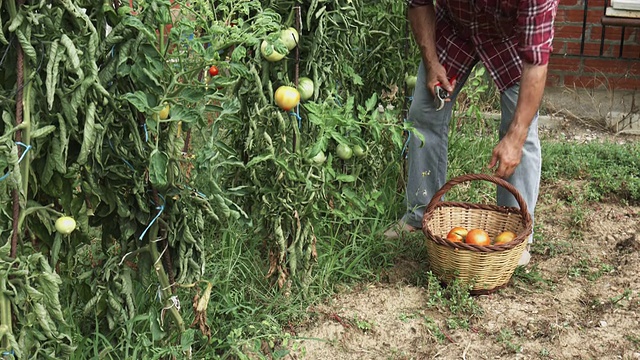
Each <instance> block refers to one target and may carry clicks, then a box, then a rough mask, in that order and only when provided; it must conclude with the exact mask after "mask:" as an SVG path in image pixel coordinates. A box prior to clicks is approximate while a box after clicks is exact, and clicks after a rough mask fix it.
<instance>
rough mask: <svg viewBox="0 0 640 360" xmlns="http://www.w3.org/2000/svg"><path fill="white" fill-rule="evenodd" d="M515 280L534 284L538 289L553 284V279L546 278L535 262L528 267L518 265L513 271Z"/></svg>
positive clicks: (530, 284)
mask: <svg viewBox="0 0 640 360" xmlns="http://www.w3.org/2000/svg"><path fill="white" fill-rule="evenodd" d="M513 281H514V282H515V283H521V284H523V285H528V286H534V287H536V288H537V289H541V288H542V287H543V286H549V285H551V284H552V281H551V280H549V279H545V278H544V277H543V276H542V273H541V272H540V271H539V270H538V266H537V265H535V264H534V265H532V266H531V267H528V268H525V267H522V266H518V267H516V269H515V271H514V272H513Z"/></svg>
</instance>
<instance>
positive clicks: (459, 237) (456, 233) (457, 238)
mask: <svg viewBox="0 0 640 360" xmlns="http://www.w3.org/2000/svg"><path fill="white" fill-rule="evenodd" d="M467 233H468V231H467V229H465V228H463V227H461V226H456V227H454V228H453V229H451V230H449V233H448V234H447V240H449V241H451V242H463V241H464V239H465V238H466V237H467Z"/></svg>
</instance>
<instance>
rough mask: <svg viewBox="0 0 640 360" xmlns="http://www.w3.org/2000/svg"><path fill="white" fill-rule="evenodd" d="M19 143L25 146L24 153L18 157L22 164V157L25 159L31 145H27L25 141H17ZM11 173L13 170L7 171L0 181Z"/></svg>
mask: <svg viewBox="0 0 640 360" xmlns="http://www.w3.org/2000/svg"><path fill="white" fill-rule="evenodd" d="M16 144H17V145H20V146H22V147H24V152H23V153H22V155H21V156H20V159H18V164H20V163H21V162H22V159H24V156H25V155H27V153H28V152H29V150H31V147H32V146H31V145H26V144H25V143H22V142H20V141H17V142H16ZM9 174H11V171H7V173H6V174H4V175H2V176H1V177H0V181H3V180H5V179H6V178H8V177H9Z"/></svg>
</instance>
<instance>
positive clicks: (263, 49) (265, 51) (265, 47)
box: [260, 40, 286, 62]
mask: <svg viewBox="0 0 640 360" xmlns="http://www.w3.org/2000/svg"><path fill="white" fill-rule="evenodd" d="M260 53H261V54H262V56H263V57H264V58H265V59H267V61H271V62H275V61H280V60H282V59H283V58H284V56H285V55H286V54H280V53H279V52H277V51H276V50H275V49H274V48H273V45H270V44H269V43H268V42H267V40H264V41H262V44H261V45H260Z"/></svg>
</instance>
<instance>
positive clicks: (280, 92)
mask: <svg viewBox="0 0 640 360" xmlns="http://www.w3.org/2000/svg"><path fill="white" fill-rule="evenodd" d="M274 97H275V101H276V105H278V106H279V107H280V108H281V109H282V110H284V111H289V110H291V109H293V108H294V107H296V106H297V105H298V103H300V93H299V92H298V90H297V89H296V88H294V87H291V86H285V85H283V86H280V87H279V88H278V89H277V90H276V93H275V94H274Z"/></svg>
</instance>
